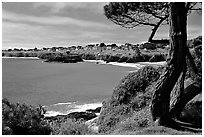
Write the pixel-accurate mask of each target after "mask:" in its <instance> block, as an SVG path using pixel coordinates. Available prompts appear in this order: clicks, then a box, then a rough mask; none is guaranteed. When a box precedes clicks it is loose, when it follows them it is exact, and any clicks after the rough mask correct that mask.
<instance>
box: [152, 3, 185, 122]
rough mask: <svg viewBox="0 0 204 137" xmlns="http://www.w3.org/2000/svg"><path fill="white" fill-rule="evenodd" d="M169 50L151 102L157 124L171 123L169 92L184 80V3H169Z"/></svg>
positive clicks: (181, 85) (179, 94) (181, 84)
mask: <svg viewBox="0 0 204 137" xmlns="http://www.w3.org/2000/svg"><path fill="white" fill-rule="evenodd" d="M169 18H170V19H169V20H170V32H169V34H170V51H169V55H168V59H167V66H166V69H165V73H164V74H163V75H162V76H161V77H160V79H159V80H158V81H157V83H156V85H155V91H154V95H153V99H152V103H151V113H152V117H153V120H154V121H157V122H158V124H159V125H169V124H170V123H171V118H172V116H171V113H169V111H170V108H169V106H170V94H171V91H172V89H173V88H174V85H175V84H176V83H177V81H178V79H179V77H180V76H181V75H182V76H181V79H180V80H182V81H183V80H184V76H185V70H186V58H185V57H186V50H185V48H186V47H185V46H186V41H187V32H186V26H187V9H186V7H185V3H183V2H182V3H181V2H180V3H179V2H175V3H170V16H169ZM182 81H181V82H180V87H181V90H180V91H179V93H178V95H177V100H179V98H180V96H181V94H182V93H181V92H183V82H182Z"/></svg>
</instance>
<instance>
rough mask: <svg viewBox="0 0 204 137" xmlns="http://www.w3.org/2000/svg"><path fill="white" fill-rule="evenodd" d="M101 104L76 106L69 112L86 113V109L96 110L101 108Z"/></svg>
mask: <svg viewBox="0 0 204 137" xmlns="http://www.w3.org/2000/svg"><path fill="white" fill-rule="evenodd" d="M101 106H102V103H101V102H98V103H90V104H83V105H76V106H75V108H74V109H72V110H70V111H71V112H82V111H86V110H87V109H96V108H97V107H101Z"/></svg>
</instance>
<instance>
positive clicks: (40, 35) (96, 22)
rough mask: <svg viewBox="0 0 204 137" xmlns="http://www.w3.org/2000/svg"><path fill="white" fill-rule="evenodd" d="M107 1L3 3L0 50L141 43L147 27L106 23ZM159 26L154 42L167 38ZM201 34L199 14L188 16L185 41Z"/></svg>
mask: <svg viewBox="0 0 204 137" xmlns="http://www.w3.org/2000/svg"><path fill="white" fill-rule="evenodd" d="M106 4H108V2H76V3H74V2H55V3H53V2H27V3H26V2H4V3H3V4H2V49H8V48H25V49H28V48H34V47H37V48H42V47H54V46H56V47H57V46H63V47H68V46H73V45H81V46H85V45H88V44H90V43H105V44H110V43H116V44H125V43H132V44H137V43H141V42H145V41H147V40H148V37H149V35H150V32H151V29H152V28H151V27H147V26H139V27H135V28H132V29H127V28H123V27H121V26H119V25H116V24H114V23H113V22H111V21H110V20H108V19H107V18H106V17H105V15H104V12H103V6H104V5H106ZM168 31H169V26H161V27H160V28H159V30H158V32H157V33H156V35H155V39H157V38H158V39H160V38H168ZM199 35H202V15H198V14H197V13H194V12H193V13H192V14H190V15H189V16H188V39H192V38H195V37H197V36H199Z"/></svg>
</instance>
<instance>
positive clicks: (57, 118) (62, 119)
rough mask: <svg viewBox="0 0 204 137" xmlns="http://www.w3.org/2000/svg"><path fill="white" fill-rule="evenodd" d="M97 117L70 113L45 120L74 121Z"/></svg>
mask: <svg viewBox="0 0 204 137" xmlns="http://www.w3.org/2000/svg"><path fill="white" fill-rule="evenodd" d="M95 117H97V115H96V114H95V113H92V112H72V113H69V114H67V115H57V116H52V117H45V118H44V119H45V120H48V121H58V122H61V121H66V119H75V120H79V119H81V120H85V121H87V120H90V119H93V118H95Z"/></svg>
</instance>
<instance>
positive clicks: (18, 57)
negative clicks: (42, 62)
mask: <svg viewBox="0 0 204 137" xmlns="http://www.w3.org/2000/svg"><path fill="white" fill-rule="evenodd" d="M1 58H2V59H15V58H18V59H39V58H38V57H5V56H3V57H1Z"/></svg>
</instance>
